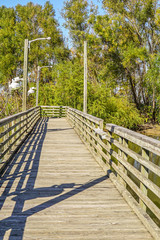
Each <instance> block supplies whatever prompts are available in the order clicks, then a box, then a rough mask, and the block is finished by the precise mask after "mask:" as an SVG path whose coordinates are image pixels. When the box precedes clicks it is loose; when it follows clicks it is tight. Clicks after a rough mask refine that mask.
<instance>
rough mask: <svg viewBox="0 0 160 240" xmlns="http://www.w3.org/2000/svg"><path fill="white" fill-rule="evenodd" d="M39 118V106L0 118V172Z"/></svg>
mask: <svg viewBox="0 0 160 240" xmlns="http://www.w3.org/2000/svg"><path fill="white" fill-rule="evenodd" d="M39 118H40V107H35V108H32V109H29V110H28V111H25V112H21V113H18V114H15V115H12V116H9V117H6V118H4V119H1V120H0V172H2V171H3V170H4V168H5V166H6V164H7V163H8V162H9V160H10V159H11V157H12V156H13V154H14V153H15V152H16V151H17V150H18V148H19V146H20V145H21V144H22V143H23V141H24V140H25V139H26V137H27V136H28V135H29V133H30V132H31V130H32V129H33V127H34V125H35V124H36V122H37V121H38V119H39Z"/></svg>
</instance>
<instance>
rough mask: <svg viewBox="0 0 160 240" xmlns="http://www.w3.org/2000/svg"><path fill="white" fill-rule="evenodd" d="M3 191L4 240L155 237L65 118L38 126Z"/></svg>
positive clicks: (5, 177) (4, 179)
mask: <svg viewBox="0 0 160 240" xmlns="http://www.w3.org/2000/svg"><path fill="white" fill-rule="evenodd" d="M0 191H1V198H0V208H1V211H0V220H1V222H0V239H10V240H19V239H28V240H31V239H39V240H41V239H45V240H49V239H52V240H56V239H60V240H70V239H72V240H80V239H81V240H85V239H86V240H94V239H97V240H103V239H105V240H112V239H115V240H121V239H127V240H128V239H130V240H134V239H137V240H140V239H142V240H147V239H152V237H151V236H150V234H149V233H148V232H147V230H146V229H145V227H144V226H143V224H142V223H141V221H140V220H139V219H138V217H137V216H136V215H135V214H134V213H133V211H132V210H131V208H130V207H129V206H128V205H127V203H126V202H125V200H124V199H123V198H122V196H121V195H120V194H119V192H118V190H117V189H116V188H115V187H114V185H113V183H112V182H111V181H110V179H109V178H108V177H107V176H106V175H105V174H104V172H103V171H102V170H101V168H100V167H99V165H98V164H97V163H96V161H95V160H94V158H93V157H92V155H91V154H90V153H89V151H88V150H87V148H86V147H85V145H84V144H83V143H82V142H81V140H80V139H79V137H78V136H77V134H76V133H75V132H74V130H73V129H72V128H71V127H70V125H69V124H68V123H67V121H66V120H65V119H63V118H62V119H49V120H45V119H43V120H41V121H40V122H39V124H37V126H36V128H35V130H34V131H33V132H32V134H31V136H30V137H29V138H28V140H27V141H26V142H25V143H24V144H23V146H22V147H21V148H20V150H19V152H18V154H17V155H16V156H15V157H14V159H13V161H12V163H10V165H9V166H8V167H7V169H6V171H5V173H4V174H3V176H2V178H1V181H0Z"/></svg>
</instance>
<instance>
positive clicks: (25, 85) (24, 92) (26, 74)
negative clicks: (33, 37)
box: [22, 39, 28, 111]
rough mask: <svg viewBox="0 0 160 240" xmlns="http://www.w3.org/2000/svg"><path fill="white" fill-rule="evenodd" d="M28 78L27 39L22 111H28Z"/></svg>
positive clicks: (26, 40)
mask: <svg viewBox="0 0 160 240" xmlns="http://www.w3.org/2000/svg"><path fill="white" fill-rule="evenodd" d="M27 78H28V39H25V41H24V67H23V103H22V111H26V105H27Z"/></svg>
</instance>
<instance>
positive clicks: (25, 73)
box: [22, 37, 51, 111]
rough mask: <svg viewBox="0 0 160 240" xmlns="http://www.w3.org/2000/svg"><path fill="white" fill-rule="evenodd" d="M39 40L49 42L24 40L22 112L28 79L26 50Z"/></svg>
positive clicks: (24, 106)
mask: <svg viewBox="0 0 160 240" xmlns="http://www.w3.org/2000/svg"><path fill="white" fill-rule="evenodd" d="M39 40H51V38H50V37H47V38H36V39H33V40H31V41H28V39H25V41H24V68H23V104H22V111H26V103H27V77H28V49H29V48H30V44H31V42H35V41H39Z"/></svg>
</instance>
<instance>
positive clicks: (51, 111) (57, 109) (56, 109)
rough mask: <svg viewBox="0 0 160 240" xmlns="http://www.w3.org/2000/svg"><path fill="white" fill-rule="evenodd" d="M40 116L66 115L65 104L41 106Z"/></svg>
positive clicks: (55, 116) (54, 116) (58, 116)
mask: <svg viewBox="0 0 160 240" xmlns="http://www.w3.org/2000/svg"><path fill="white" fill-rule="evenodd" d="M41 116H42V117H53V118H61V117H65V116H66V107H65V106H41Z"/></svg>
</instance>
